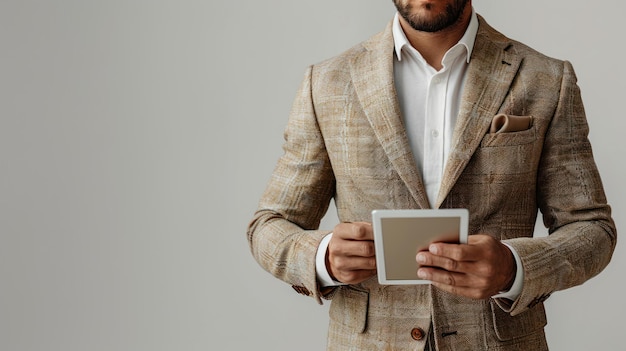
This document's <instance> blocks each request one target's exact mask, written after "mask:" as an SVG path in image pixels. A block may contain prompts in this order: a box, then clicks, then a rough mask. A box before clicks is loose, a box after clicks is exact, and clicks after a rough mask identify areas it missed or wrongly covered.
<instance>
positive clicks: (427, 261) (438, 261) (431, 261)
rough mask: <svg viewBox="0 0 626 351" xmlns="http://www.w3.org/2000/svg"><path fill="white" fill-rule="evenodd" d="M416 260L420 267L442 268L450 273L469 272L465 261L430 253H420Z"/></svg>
mask: <svg viewBox="0 0 626 351" xmlns="http://www.w3.org/2000/svg"><path fill="white" fill-rule="evenodd" d="M415 260H416V261H417V263H418V264H419V265H420V266H430V267H435V268H441V269H444V270H446V271H449V272H460V273H468V271H469V268H468V267H467V266H468V265H467V263H466V262H465V261H455V260H453V259H451V258H448V257H445V256H437V255H433V254H432V253H430V252H418V253H417V256H416V257H415Z"/></svg>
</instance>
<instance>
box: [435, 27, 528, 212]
mask: <svg viewBox="0 0 626 351" xmlns="http://www.w3.org/2000/svg"><path fill="white" fill-rule="evenodd" d="M480 26H481V27H483V28H479V33H478V36H477V38H476V42H475V46H474V51H473V55H472V59H471V61H470V65H469V67H468V72H467V76H466V83H465V88H464V91H463V94H462V99H461V108H460V110H459V116H458V119H457V122H456V125H455V127H454V132H453V137H452V142H451V147H450V149H451V152H450V156H449V157H448V161H447V163H446V167H445V171H444V175H443V179H442V182H441V187H440V189H439V194H438V197H437V203H436V205H435V208H438V207H440V206H441V205H442V203H443V201H444V200H445V198H446V197H447V196H448V194H449V193H450V191H451V190H452V187H453V186H454V184H455V183H456V181H457V180H458V179H459V177H460V176H461V174H462V173H463V170H464V169H465V168H466V167H467V164H468V163H469V161H470V159H471V158H472V156H473V154H474V153H475V152H476V149H477V148H478V146H479V145H480V142H481V140H482V138H483V137H484V136H485V134H486V133H487V131H488V130H489V126H490V124H491V120H492V118H493V117H494V116H495V115H496V114H497V113H498V111H499V109H500V107H501V106H502V103H503V102H504V100H505V98H506V96H507V94H508V92H509V89H510V86H511V84H512V82H513V80H514V79H515V76H516V75H517V72H518V70H519V67H520V65H521V63H522V58H521V57H520V56H518V55H516V54H515V53H514V52H513V51H512V49H513V48H512V45H511V42H510V40H508V39H507V38H506V37H504V36H503V35H501V34H500V33H498V32H496V31H495V30H494V29H493V28H491V27H489V26H488V25H487V24H486V23H485V22H484V20H483V19H482V18H480Z"/></svg>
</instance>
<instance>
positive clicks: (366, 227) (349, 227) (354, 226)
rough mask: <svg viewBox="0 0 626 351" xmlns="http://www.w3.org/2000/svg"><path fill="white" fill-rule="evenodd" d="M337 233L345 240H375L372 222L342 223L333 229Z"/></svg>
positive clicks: (334, 233)
mask: <svg viewBox="0 0 626 351" xmlns="http://www.w3.org/2000/svg"><path fill="white" fill-rule="evenodd" d="M335 235H337V236H338V237H339V238H341V239H345V240H374V231H373V230H372V224H371V223H365V222H353V223H340V224H338V225H337V226H335V229H334V230H333V236H335Z"/></svg>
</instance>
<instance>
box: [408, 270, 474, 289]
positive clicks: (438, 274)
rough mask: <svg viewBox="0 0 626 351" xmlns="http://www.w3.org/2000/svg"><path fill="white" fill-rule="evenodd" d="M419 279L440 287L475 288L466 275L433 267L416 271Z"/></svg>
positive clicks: (471, 280)
mask: <svg viewBox="0 0 626 351" xmlns="http://www.w3.org/2000/svg"><path fill="white" fill-rule="evenodd" d="M417 276H418V277H419V278H420V279H425V280H430V281H431V282H433V283H438V284H441V285H447V286H454V287H457V288H475V286H474V285H473V283H475V281H474V280H473V279H472V278H470V277H468V275H467V274H463V273H456V272H449V271H446V270H443V269H440V268H435V267H420V268H419V269H418V270H417Z"/></svg>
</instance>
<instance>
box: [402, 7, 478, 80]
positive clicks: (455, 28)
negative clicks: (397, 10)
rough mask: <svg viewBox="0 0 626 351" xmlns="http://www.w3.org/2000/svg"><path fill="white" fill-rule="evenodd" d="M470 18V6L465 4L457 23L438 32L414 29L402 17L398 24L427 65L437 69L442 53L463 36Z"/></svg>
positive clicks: (439, 65)
mask: <svg viewBox="0 0 626 351" xmlns="http://www.w3.org/2000/svg"><path fill="white" fill-rule="evenodd" d="M471 18H472V7H471V6H466V8H465V10H464V11H463V14H462V15H461V18H460V19H459V21H458V22H457V23H455V24H453V25H452V26H450V27H448V28H446V29H444V30H441V31H439V32H435V33H429V32H421V31H418V30H415V29H413V28H412V27H411V26H410V25H409V24H408V23H407V22H406V21H405V20H404V18H402V17H400V25H401V26H402V30H403V31H404V34H405V35H406V37H407V39H408V40H409V42H410V43H411V45H412V46H413V47H414V48H415V49H416V50H417V51H419V53H420V54H421V55H422V57H423V58H424V59H425V60H426V62H427V63H428V64H429V65H431V66H432V67H433V68H435V69H436V70H438V71H439V70H440V69H441V68H443V66H442V64H441V60H443V57H444V55H445V54H446V52H447V51H448V50H450V48H451V47H453V46H454V45H456V43H458V42H459V40H460V39H461V38H462V37H463V35H464V34H465V31H466V30H467V27H468V26H469V23H470V20H471Z"/></svg>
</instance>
